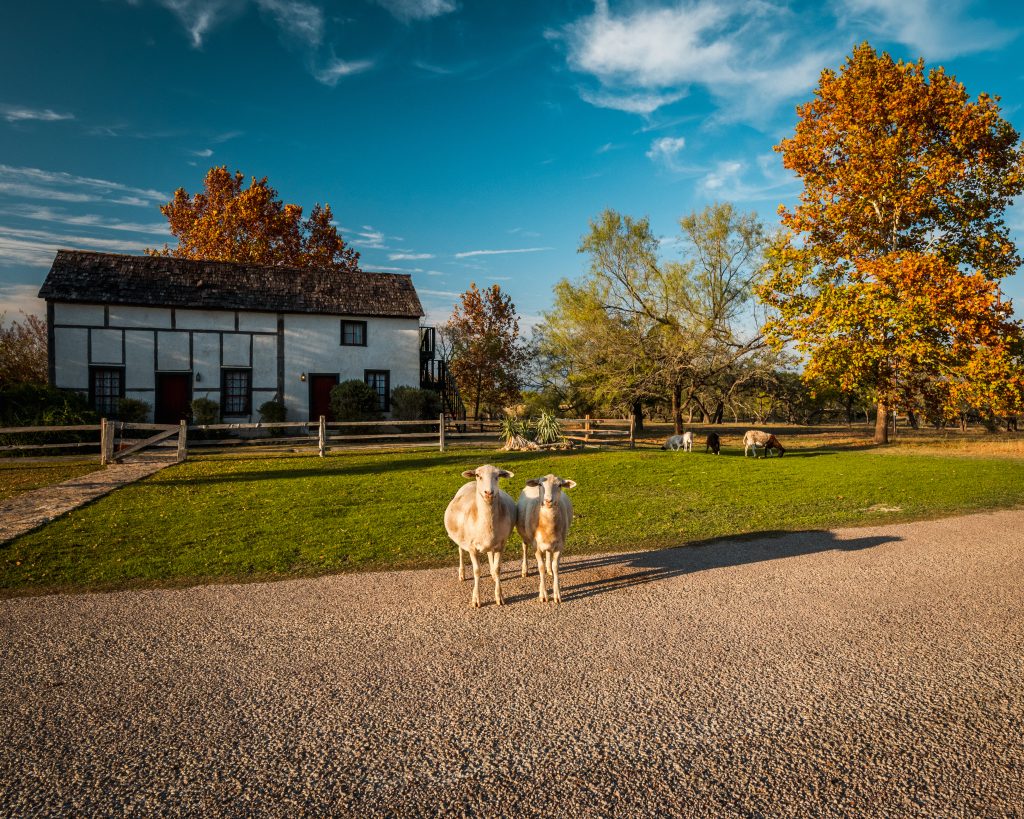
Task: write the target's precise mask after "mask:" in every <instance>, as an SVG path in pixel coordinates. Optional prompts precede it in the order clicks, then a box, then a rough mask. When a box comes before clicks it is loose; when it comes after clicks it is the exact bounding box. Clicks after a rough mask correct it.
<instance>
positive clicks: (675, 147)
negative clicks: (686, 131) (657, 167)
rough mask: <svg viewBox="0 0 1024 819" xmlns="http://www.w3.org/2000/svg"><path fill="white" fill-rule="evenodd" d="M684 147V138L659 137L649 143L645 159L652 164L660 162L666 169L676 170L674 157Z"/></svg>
mask: <svg viewBox="0 0 1024 819" xmlns="http://www.w3.org/2000/svg"><path fill="white" fill-rule="evenodd" d="M685 147H686V139H685V137H659V138H658V139H656V140H654V142H652V143H651V147H650V149H649V150H648V151H647V158H648V159H650V160H651V161H652V162H660V163H662V164H664V165H665V166H666V167H669V168H672V169H678V166H677V165H676V157H677V156H679V153H680V152H681V151H682V150H683V148H685Z"/></svg>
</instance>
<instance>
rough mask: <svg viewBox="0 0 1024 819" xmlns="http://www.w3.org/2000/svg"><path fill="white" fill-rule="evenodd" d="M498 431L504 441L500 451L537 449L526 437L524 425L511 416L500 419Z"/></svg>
mask: <svg viewBox="0 0 1024 819" xmlns="http://www.w3.org/2000/svg"><path fill="white" fill-rule="evenodd" d="M499 431H500V433H501V437H502V438H503V439H504V440H505V446H504V447H502V449H504V450H505V451H507V452H511V451H513V450H522V449H536V448H537V445H536V444H535V443H533V442H532V441H530V440H528V439H527V437H526V433H527V429H526V424H524V423H523V422H522V421H521V420H520V419H518V418H516V417H515V416H513V415H506V416H505V417H504V418H502V419H501V424H500V426H499Z"/></svg>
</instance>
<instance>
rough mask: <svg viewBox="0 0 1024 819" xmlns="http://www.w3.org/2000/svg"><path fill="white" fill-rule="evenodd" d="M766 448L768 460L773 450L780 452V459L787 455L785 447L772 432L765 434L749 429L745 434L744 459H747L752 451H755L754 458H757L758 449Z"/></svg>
mask: <svg viewBox="0 0 1024 819" xmlns="http://www.w3.org/2000/svg"><path fill="white" fill-rule="evenodd" d="M759 446H761V447H764V456H765V457H766V458H767V457H768V455H769V453H770V452H771V451H772V450H773V449H777V450H778V451H779V457H780V458H781V457H782V456H783V455H785V454H786V449H785V447H783V446H782V444H780V443H779V439H778V438H776V437H775V436H774V435H772V434H771V433H770V432H764V431H762V430H760V429H748V430H747V431H746V432H745V433H744V434H743V457H744V458H746V457H747V451H748V450H750V449H753V450H754V458H755V460H756V458H757V448H758V447H759Z"/></svg>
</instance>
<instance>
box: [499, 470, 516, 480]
mask: <svg viewBox="0 0 1024 819" xmlns="http://www.w3.org/2000/svg"><path fill="white" fill-rule="evenodd" d="M515 476H516V473H515V472H509V471H508V470H507V469H499V470H498V477H499V478H514V477H515Z"/></svg>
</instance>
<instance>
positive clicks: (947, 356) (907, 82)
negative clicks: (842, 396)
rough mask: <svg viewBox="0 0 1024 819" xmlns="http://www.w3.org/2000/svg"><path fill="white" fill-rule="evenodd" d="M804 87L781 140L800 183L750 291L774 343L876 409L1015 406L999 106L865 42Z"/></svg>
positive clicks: (1020, 391) (809, 374)
mask: <svg viewBox="0 0 1024 819" xmlns="http://www.w3.org/2000/svg"><path fill="white" fill-rule="evenodd" d="M814 93H815V98H814V99H813V100H812V101H810V102H808V103H806V104H805V105H802V106H800V108H799V109H798V112H799V114H800V120H799V122H798V124H797V126H796V132H795V135H794V136H793V137H792V138H790V139H784V140H782V142H781V143H780V144H779V145H777V146H776V150H777V151H779V152H780V153H781V154H782V156H783V163H784V164H785V166H786V167H787V168H789V169H790V170H792V171H794V172H795V173H796V174H797V175H799V176H800V177H801V179H802V181H803V183H804V189H803V192H802V194H801V197H800V203H799V205H797V206H796V207H795V208H794V209H792V210H787V209H786V208H784V207H780V209H779V212H780V214H781V217H782V222H783V224H784V225H785V226H786V227H787V228H788V230H789V232H788V233H787V234H785V235H783V236H781V237H780V238H779V239H778V240H777V241H776V242H775V244H774V246H773V248H772V249H771V250H770V252H769V254H768V265H767V268H766V276H765V279H764V281H763V283H762V284H761V286H760V288H759V295H760V297H761V299H762V300H763V301H764V302H765V303H766V304H768V305H769V306H771V307H773V308H775V314H774V317H773V318H772V319H771V320H770V321H769V322H768V324H767V325H766V327H765V330H766V333H767V335H768V337H769V339H770V340H772V341H773V342H774V343H776V344H782V343H784V342H786V341H791V342H793V343H794V345H795V346H796V347H797V349H799V350H800V351H801V352H802V353H804V355H805V356H806V360H807V367H806V370H805V374H804V375H805V378H806V379H807V380H808V381H813V380H816V379H824V380H825V382H826V383H829V384H835V385H837V386H839V387H840V388H841V389H844V390H850V389H868V390H872V391H873V392H874V393H875V394H876V395H877V397H878V399H879V402H880V405H881V406H892V405H895V404H897V403H899V404H902V405H904V406H914V405H917V404H918V403H919V402H923V403H924V405H925V406H926V407H927V408H928V409H929V410H930V411H938V412H941V413H942V414H944V415H949V414H953V413H954V412H957V411H962V410H963V409H964V407H965V406H971V407H977V408H982V407H984V408H987V409H989V410H990V411H992V412H999V413H1008V412H1016V411H1018V410H1019V409H1020V408H1021V406H1022V400H1024V386H1022V377H1021V353H1022V337H1024V332H1022V329H1021V326H1020V325H1019V324H1018V323H1017V322H1016V321H1014V320H1013V318H1012V308H1011V304H1010V302H1009V301H1008V300H1007V299H1005V298H1004V297H1003V295H1002V293H1001V291H1000V288H999V280H1000V279H1001V278H1003V277H1005V276H1007V275H1009V274H1012V273H1013V272H1015V270H1016V268H1017V267H1018V265H1019V264H1020V258H1019V256H1018V254H1017V248H1016V247H1015V245H1014V243H1013V241H1012V240H1011V239H1010V236H1009V231H1008V229H1007V228H1006V226H1005V224H1004V223H1003V221H1002V218H1001V217H1002V213H1003V211H1004V210H1005V208H1006V207H1007V206H1008V205H1009V204H1011V203H1012V201H1013V198H1014V197H1015V196H1017V195H1019V194H1020V193H1021V192H1022V191H1024V174H1022V167H1024V165H1022V157H1024V154H1022V148H1021V146H1020V145H1019V143H1018V134H1017V132H1016V131H1014V129H1013V128H1012V127H1011V126H1010V125H1009V123H1008V122H1006V121H1005V120H1004V119H1003V118H1002V117H1001V116H1000V113H999V106H998V100H997V99H995V98H992V97H989V96H987V95H984V94H982V95H981V96H979V97H978V99H977V100H976V101H974V102H972V101H971V100H970V99H969V97H968V96H967V93H966V90H965V89H964V87H963V85H962V84H960V83H959V82H957V81H956V79H955V78H954V77H952V76H950V75H947V74H946V73H945V72H944V71H943V70H942V69H941V68H939V69H934V70H930V71H926V70H925V67H924V64H923V62H917V63H904V62H894V61H893V60H892V58H891V57H889V55H888V54H882V55H881V56H879V55H878V54H876V52H875V51H874V49H872V48H871V46H869V45H867V44H866V43H865V44H863V45H861V46H858V47H857V48H856V49H855V50H854V53H853V55H852V56H851V57H850V58H848V59H847V61H846V64H845V65H844V66H843V67H842V69H841V70H840V72H839V73H838V74H837V73H835V72H833V71H830V70H825V71H823V72H822V75H821V80H820V83H819V86H818V88H817V89H816V90H815V92H814Z"/></svg>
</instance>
